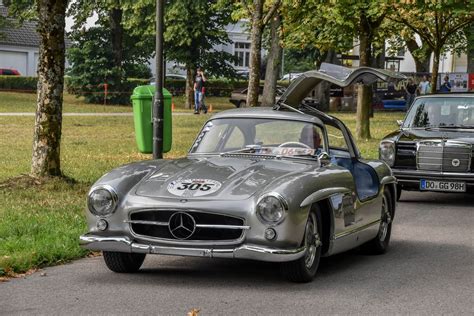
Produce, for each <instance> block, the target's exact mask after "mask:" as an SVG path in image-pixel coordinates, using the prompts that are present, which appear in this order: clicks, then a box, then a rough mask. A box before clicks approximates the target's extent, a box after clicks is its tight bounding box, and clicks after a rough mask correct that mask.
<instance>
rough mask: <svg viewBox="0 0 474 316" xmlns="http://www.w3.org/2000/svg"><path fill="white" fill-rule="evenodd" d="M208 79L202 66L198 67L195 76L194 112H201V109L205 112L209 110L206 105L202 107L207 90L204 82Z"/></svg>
mask: <svg viewBox="0 0 474 316" xmlns="http://www.w3.org/2000/svg"><path fill="white" fill-rule="evenodd" d="M206 80H207V79H206V77H205V76H204V71H203V70H202V69H201V68H198V69H197V71H196V77H195V78H194V114H199V112H200V111H201V109H202V110H204V113H206V112H207V108H206V107H205V105H204V107H202V105H203V99H204V92H205V90H204V84H205V82H206Z"/></svg>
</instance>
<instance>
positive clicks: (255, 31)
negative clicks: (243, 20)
mask: <svg viewBox="0 0 474 316" xmlns="http://www.w3.org/2000/svg"><path fill="white" fill-rule="evenodd" d="M248 2H249V1H248V0H242V1H241V6H242V8H243V12H244V15H245V16H247V17H249V18H250V25H251V27H250V63H249V64H250V71H249V85H248V89H247V91H248V92H247V102H246V104H247V105H248V106H258V95H259V87H260V65H261V62H262V56H261V51H262V35H263V29H264V28H265V26H266V25H267V24H268V23H269V22H270V20H271V19H272V18H273V16H274V14H275V13H276V11H277V9H278V7H279V6H280V3H281V0H274V1H273V2H272V3H271V4H268V3H266V1H265V0H253V1H252V3H251V4H250V3H248ZM265 4H267V5H269V8H268V11H267V12H266V14H265V15H264V6H265Z"/></svg>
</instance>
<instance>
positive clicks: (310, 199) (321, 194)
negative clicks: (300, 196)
mask: <svg viewBox="0 0 474 316" xmlns="http://www.w3.org/2000/svg"><path fill="white" fill-rule="evenodd" d="M345 193H351V190H350V189H348V188H345V187H335V188H327V189H321V190H319V191H316V192H314V193H311V194H310V195H309V196H307V197H306V198H305V199H304V200H303V202H301V204H300V207H305V206H308V205H310V204H312V203H314V202H317V201H319V200H322V199H326V198H328V197H330V196H332V195H334V194H345Z"/></svg>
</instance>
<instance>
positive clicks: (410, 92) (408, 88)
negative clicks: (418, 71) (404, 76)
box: [405, 78, 417, 109]
mask: <svg viewBox="0 0 474 316" xmlns="http://www.w3.org/2000/svg"><path fill="white" fill-rule="evenodd" d="M416 89H417V86H416V84H415V83H414V82H413V79H412V78H408V82H407V84H406V85H405V93H406V97H405V99H406V108H407V109H408V108H409V107H410V106H411V104H412V103H413V100H415V97H416Z"/></svg>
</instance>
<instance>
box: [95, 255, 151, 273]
mask: <svg viewBox="0 0 474 316" xmlns="http://www.w3.org/2000/svg"><path fill="white" fill-rule="evenodd" d="M102 254H103V256H104V261H105V264H106V265H107V268H109V269H110V270H112V271H113V272H117V273H133V272H137V271H138V270H139V269H140V267H141V266H142V263H143V261H144V260H145V256H146V254H143V253H126V252H113V251H103V252H102Z"/></svg>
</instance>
